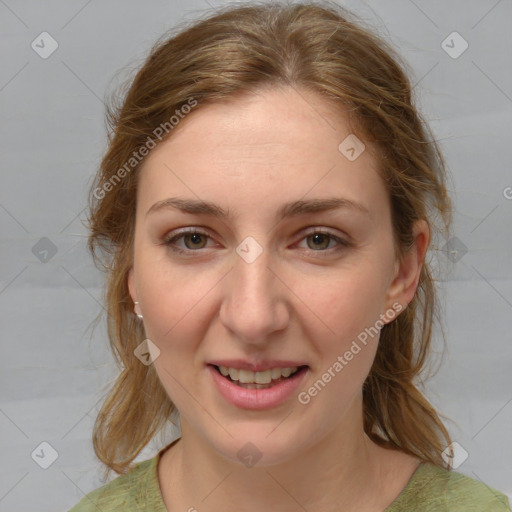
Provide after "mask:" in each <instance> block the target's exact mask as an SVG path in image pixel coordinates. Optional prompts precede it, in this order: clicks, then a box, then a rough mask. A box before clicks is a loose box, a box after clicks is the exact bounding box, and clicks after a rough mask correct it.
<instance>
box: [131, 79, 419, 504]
mask: <svg viewBox="0 0 512 512" xmlns="http://www.w3.org/2000/svg"><path fill="white" fill-rule="evenodd" d="M350 133H351V131H350V128H349V125H348V118H347V117H346V116H345V114H344V113H343V112H339V113H335V112H334V110H333V108H332V106H331V105H329V104H327V103H324V100H323V99H321V98H319V97H317V96H315V95H313V94H311V93H307V92H306V91H301V93H300V94H298V92H297V91H296V90H294V89H290V88H287V89H272V90H265V91H263V90H262V91H260V92H259V93H258V94H251V95H249V96H244V97H242V98H237V99H236V100H233V101H230V102H225V103H222V104H221V103H219V104H214V105H205V106H201V105H199V107H198V109H197V110H195V111H193V112H192V113H191V114H189V115H188V116H187V117H186V118H185V119H184V120H183V121H181V122H180V125H178V126H177V127H176V128H175V129H174V130H173V132H172V136H171V137H170V138H169V139H168V140H166V141H164V142H162V143H161V144H160V145H159V146H157V147H156V148H155V149H154V150H153V151H152V152H151V153H150V154H149V155H148V157H147V158H146V160H145V162H144V164H143V168H142V171H141V175H140V181H139V188H138V197H137V213H136V230H135V242H134V262H133V267H132V269H131V271H130V274H129V278H128V285H129V289H130V294H131V296H132V299H133V300H134V301H139V302H140V310H141V311H142V313H143V315H144V320H143V322H144V326H145V329H146V334H147V337H148V338H149V339H150V340H152V342H153V343H155V345H157V346H158V348H159V349H160V355H159V357H158V358H157V359H156V360H155V362H154V364H155V368H156V371H157V373H158V376H159V378H160V380H161V382H162V385H163V386H164V388H165V390H166V391H167V393H168V395H169V397H170V398H171V400H172V401H173V402H174V403H175V404H176V406H177V408H178V410H179V411H180V421H181V431H182V438H181V440H180V441H179V442H178V443H176V444H175V445H174V446H173V447H172V448H171V449H170V450H168V451H167V452H165V454H164V456H163V457H162V461H161V463H160V465H159V481H160V486H161V489H162V494H163V497H164V501H165V504H166V506H167V507H168V509H169V510H178V509H180V510H188V509H189V508H190V507H194V506H195V507H197V508H198V510H199V509H200V510H201V511H203V510H212V511H213V510H235V509H236V510H239V511H241V510H243V511H261V510H262V509H263V507H269V509H270V507H272V508H273V509H276V510H277V509H278V510H283V511H288V510H289V511H299V510H303V508H302V507H304V508H305V509H307V510H308V511H316V510H323V511H326V510H327V511H330V510H333V511H334V510H336V511H339V510H345V511H350V510H358V511H359V512H361V511H365V510H367V511H377V510H383V509H384V508H385V507H386V506H388V505H389V504H390V503H391V502H392V501H393V499H394V498H395V497H396V496H397V495H398V494H399V493H400V491H401V490H402V489H403V487H404V486H405V485H406V483H407V481H408V480H409V478H410V477H411V475H412V473H413V472H414V470H415V469H416V467H417V465H418V462H419V461H418V460H417V459H415V458H413V457H410V456H408V455H405V454H401V453H399V452H395V451H391V450H387V449H384V448H381V447H378V446H377V445H375V444H374V443H373V442H371V441H370V439H369V438H368V437H367V436H366V434H365V433H364V431H363V423H362V386H363V383H364V380H365V378H366V376H367V375H368V373H369V371H370V368H371V365H372V362H373V359H374V357H375V352H376V349H377V343H378V336H375V337H374V338H373V339H370V341H369V342H368V344H367V345H366V346H365V347H364V348H363V349H362V350H361V351H360V352H359V353H358V354H357V355H356V356H354V358H353V359H352V360H351V361H350V362H349V363H348V364H347V365H346V366H344V368H343V370H342V371H341V372H339V373H337V374H336V377H334V378H332V380H331V382H329V383H328V384H327V385H326V386H325V388H324V389H323V390H322V391H321V393H319V394H318V395H317V396H316V397H313V398H312V399H311V401H310V402H309V403H308V404H307V405H304V404H301V403H299V402H298V400H297V396H296V395H294V396H293V397H292V398H291V399H290V400H288V401H286V402H285V403H284V404H281V405H280V406H278V407H274V408H271V409H268V410H264V411H251V410H246V409H241V408H237V407H235V406H233V405H231V404H230V403H228V402H227V401H226V400H224V398H223V397H222V396H220V395H219V393H218V392H217V390H216V388H215V387H214V385H213V383H212V379H211V376H210V375H209V372H208V371H207V369H206V366H205V363H206V362H208V361H210V360H212V359H219V358H229V359H231V358H240V359H251V360H262V359H268V358H271V359H295V360H301V361H306V362H307V364H308V365H309V367H310V368H309V374H308V375H307V376H306V380H305V383H304V385H303V386H301V389H300V390H302V391H303V390H307V389H308V388H309V387H310V386H311V385H312V384H313V383H314V382H315V381H316V380H318V379H319V378H320V377H321V376H322V374H323V373H324V372H325V371H326V370H327V369H328V368H329V367H332V365H333V363H334V362H335V361H336V360H337V357H338V356H339V355H343V354H344V353H345V352H346V351H347V350H348V349H349V347H350V345H351V343H352V342H353V340H355V339H356V338H357V336H358V334H359V333H361V332H362V331H364V329H365V328H368V327H370V326H373V325H374V324H375V322H376V321H377V320H379V318H380V315H384V314H386V312H389V311H390V310H391V311H393V310H392V309H391V308H392V307H393V304H395V305H396V304H400V306H401V307H402V308H405V307H406V305H407V304H408V303H409V302H410V301H411V300H412V298H413V296H414V293H415V291H416V288H417V285H418V279H419V275H420V269H421V264H422V261H423V258H424V255H425V251H426V248H427V247H428V243H429V230H428V225H427V224H426V223H425V222H424V221H419V222H418V223H417V224H416V225H415V234H416V244H415V245H414V246H413V248H412V249H411V250H410V251H409V253H408V254H407V255H406V257H405V258H404V259H403V261H402V262H401V263H400V264H399V262H398V261H397V259H396V258H395V252H394V248H393V238H392V225H391V212H390V203H389V199H388V195H387V192H386V189H385V187H384V183H383V182H382V180H381V178H380V177H379V175H378V174H377V164H376V161H375V160H374V158H373V156H372V155H371V152H370V151H364V152H363V153H362V154H361V155H360V156H359V157H358V158H357V159H356V160H354V161H349V160H348V159H347V158H346V157H345V156H344V155H343V154H342V153H341V152H340V151H339V150H338V145H339V144H340V143H341V142H342V141H343V140H344V139H345V138H346V137H347V136H348V135H349V134H350ZM168 197H180V198H186V199H202V200H208V201H212V202H214V203H216V204H218V205H219V206H221V207H222V208H224V209H226V210H229V211H230V213H232V218H230V219H223V220H221V219H218V218H214V217H211V216H207V215H204V214H200V215H192V214H185V213H181V212H179V211H178V210H175V209H171V208H168V209H161V210H159V211H155V212H152V213H149V214H147V212H148V210H149V209H150V207H151V206H152V205H153V204H155V203H156V202H158V201H161V200H163V199H166V198H168ZM330 197H339V198H347V199H350V200H352V201H357V202H358V203H361V204H363V205H364V206H365V207H366V208H367V210H368V212H369V213H368V214H362V213H359V212H357V211H356V210H354V209H337V210H333V211H328V212H320V213H307V214H305V215H302V216H299V217H296V218H287V219H283V220H280V221H279V220H276V219H275V215H276V211H277V210H278V209H279V208H280V207H281V206H282V205H283V204H284V203H287V202H291V201H295V200H299V199H302V200H310V199H313V198H315V199H324V198H330ZM182 228H197V229H199V230H200V231H202V232H206V234H207V236H200V237H196V238H195V239H191V238H190V237H183V238H180V239H178V240H177V241H175V242H174V246H176V247H179V248H182V249H183V250H188V252H187V255H181V254H178V253H175V252H173V251H172V250H171V249H170V248H169V246H166V245H165V238H166V237H169V236H170V235H172V236H174V235H176V234H177V232H178V230H180V229H182ZM314 229H317V230H320V231H322V232H327V233H329V234H332V235H334V236H337V237H339V238H340V239H342V240H346V241H349V242H350V245H349V246H348V247H343V246H340V245H339V244H338V243H337V242H336V240H335V239H331V238H329V237H328V236H327V235H325V236H324V237H322V238H320V240H319V241H317V242H316V244H317V245H315V240H314V239H313V238H314V237H313V236H311V231H313V230H314ZM248 236H250V237H253V238H254V239H255V240H256V241H257V242H258V244H259V245H260V246H261V248H262V249H263V252H262V253H261V254H260V255H259V256H258V257H257V258H256V260H255V261H253V262H252V263H247V262H246V261H245V260H244V259H243V258H241V257H240V256H239V254H237V252H236V248H237V246H239V244H240V243H241V242H242V241H243V240H244V239H245V238H246V237H248ZM317 246H319V248H317ZM337 247H340V248H341V250H339V251H337V250H336V248H337ZM392 319H393V317H391V318H389V321H391V320H392ZM384 321H385V319H384ZM247 442H251V443H253V444H254V445H255V446H256V447H257V449H258V450H259V452H260V453H261V459H260V460H259V461H258V463H257V464H256V465H255V466H254V467H251V468H249V467H246V466H245V465H244V464H243V462H242V461H241V460H240V459H239V457H238V456H237V452H238V451H239V450H240V449H241V448H242V447H243V446H244V445H245V444H246V443H247ZM212 490H215V491H214V492H212ZM249 497H250V498H249ZM203 500H204V501H203Z"/></svg>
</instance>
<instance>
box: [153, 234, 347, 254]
mask: <svg viewBox="0 0 512 512" xmlns="http://www.w3.org/2000/svg"><path fill="white" fill-rule="evenodd" d="M192 234H194V235H195V234H197V235H201V236H204V237H207V238H210V239H211V237H210V235H208V233H206V232H204V231H201V230H198V229H195V228H193V229H189V230H186V231H181V232H179V233H177V234H175V235H173V236H167V237H165V238H164V239H163V240H162V242H163V244H164V245H166V246H167V247H168V248H169V249H171V251H173V252H175V253H178V254H183V255H187V256H191V254H190V253H193V252H200V251H201V249H196V250H194V249H181V248H179V247H176V245H174V243H175V242H176V241H177V240H179V239H180V238H183V237H184V236H185V235H192ZM313 235H326V236H328V237H329V238H330V239H331V240H334V241H335V242H337V243H338V244H339V245H338V247H335V248H331V249H323V250H318V251H315V250H312V249H306V251H307V252H310V253H328V254H327V255H326V256H328V255H329V254H332V253H333V252H334V253H336V252H339V251H341V250H343V249H346V248H348V247H350V246H351V245H352V244H351V243H350V242H348V241H347V240H343V239H342V238H339V237H338V236H336V235H333V234H332V233H329V232H328V231H321V230H318V229H316V230H314V231H311V232H309V233H306V234H305V235H304V236H303V238H301V241H302V240H304V239H305V238H307V237H309V236H313ZM320 257H323V256H320Z"/></svg>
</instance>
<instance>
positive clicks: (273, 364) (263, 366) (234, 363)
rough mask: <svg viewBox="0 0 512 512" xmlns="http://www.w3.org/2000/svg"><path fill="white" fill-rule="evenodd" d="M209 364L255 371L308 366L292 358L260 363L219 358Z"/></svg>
mask: <svg viewBox="0 0 512 512" xmlns="http://www.w3.org/2000/svg"><path fill="white" fill-rule="evenodd" d="M207 364H213V365H215V366H226V367H228V368H236V369H237V370H250V371H253V372H264V371H265V370H271V369H272V368H292V367H293V366H308V364H307V363H306V362H305V361H291V360H282V359H280V360H277V359H267V360H265V361H260V362H259V363H252V362H250V361H245V360H244V359H217V360H215V361H208V363H207Z"/></svg>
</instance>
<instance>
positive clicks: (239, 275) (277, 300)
mask: <svg viewBox="0 0 512 512" xmlns="http://www.w3.org/2000/svg"><path fill="white" fill-rule="evenodd" d="M271 265H272V256H271V254H270V252H269V251H268V250H264V248H263V247H262V246H261V245H260V244H259V243H258V242H256V240H255V239H253V238H251V237H248V238H246V239H245V240H244V241H243V242H242V243H240V244H239V246H238V247H237V249H236V254H235V255H234V267H233V270H232V272H230V277H229V280H228V283H227V291H226V293H225V295H224V297H223V303H222V307H221V320H222V322H223V323H224V325H225V326H226V327H227V328H229V329H230V330H231V331H233V332H234V333H235V335H237V336H238V337H239V338H240V339H245V340H262V339H265V338H266V337H268V336H269V335H270V334H271V333H272V331H276V330H280V329H283V328H284V327H285V326H286V322H287V317H288V315H287V311H286V305H285V304H284V303H283V299H284V297H283V295H282V293H283V287H282V285H281V284H280V282H279V279H277V278H276V276H275V275H274V272H273V271H271V270H270V268H269V267H271Z"/></svg>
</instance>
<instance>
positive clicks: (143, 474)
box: [69, 457, 165, 512]
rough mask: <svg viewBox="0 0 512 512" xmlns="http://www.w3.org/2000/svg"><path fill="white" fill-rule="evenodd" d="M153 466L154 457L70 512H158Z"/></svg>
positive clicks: (89, 496) (100, 488)
mask: <svg viewBox="0 0 512 512" xmlns="http://www.w3.org/2000/svg"><path fill="white" fill-rule="evenodd" d="M156 462H157V457H154V458H152V459H149V460H146V461H143V462H140V463H138V464H137V465H136V466H135V467H133V468H132V469H131V470H130V471H128V473H126V474H123V475H120V476H118V477H116V478H114V479H113V480H111V481H110V482H108V483H107V484H105V485H103V486H102V487H99V488H98V489H95V490H93V491H91V492H90V493H88V494H86V495H85V496H83V497H82V499H81V500H80V501H79V502H78V503H77V504H76V505H75V506H74V507H73V508H72V509H71V510H70V511H69V512H93V511H94V512H97V511H98V510H101V511H102V512H118V511H125V510H130V511H148V512H149V511H152V512H153V511H155V512H158V511H160V508H159V497H160V494H159V487H158V477H157V473H156ZM163 512H165V509H164V511H163Z"/></svg>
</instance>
